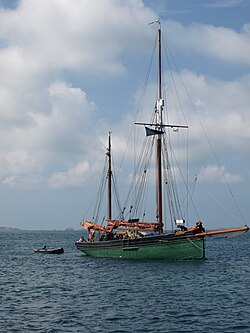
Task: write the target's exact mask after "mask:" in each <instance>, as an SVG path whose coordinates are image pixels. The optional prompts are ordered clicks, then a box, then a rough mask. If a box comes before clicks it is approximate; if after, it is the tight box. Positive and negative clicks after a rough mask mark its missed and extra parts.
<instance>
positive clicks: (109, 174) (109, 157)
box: [107, 132, 112, 220]
mask: <svg viewBox="0 0 250 333" xmlns="http://www.w3.org/2000/svg"><path fill="white" fill-rule="evenodd" d="M107 156H108V220H111V218H112V205H111V199H112V197H111V178H112V169H111V132H109V142H108V151H107Z"/></svg>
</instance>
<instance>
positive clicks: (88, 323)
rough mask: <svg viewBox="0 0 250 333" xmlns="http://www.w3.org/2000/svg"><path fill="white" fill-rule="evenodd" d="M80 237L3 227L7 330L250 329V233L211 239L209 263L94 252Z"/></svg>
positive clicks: (0, 299) (2, 301)
mask: <svg viewBox="0 0 250 333" xmlns="http://www.w3.org/2000/svg"><path fill="white" fill-rule="evenodd" d="M80 236H81V232H80V231H26V232H2V233H0V256H1V259H0V332H1V333H4V332H48V333H49V332H50V333H52V332H87V333H88V332H90V333H95V332H107V333H112V332H114V333H122V332H131V333H134V332H141V333H146V332H164V333H165V332H171V333H175V332H212V333H215V332H218V333H221V332H228V333H229V332H232V333H235V332H242V333H243V332H244V333H245V332H246V333H247V332H248V333H249V332H250V250H249V245H250V233H248V234H245V235H243V236H240V237H234V238H230V239H225V238H219V239H208V240H207V241H206V257H207V259H206V260H204V261H201V262H162V261H129V260H114V259H95V258H90V257H87V256H85V255H83V254H82V253H81V252H79V251H78V250H77V249H76V248H75V245H74V242H75V241H76V240H77V239H79V237H80ZM43 245H47V246H48V247H49V246H62V247H63V248H64V250H65V253H64V254H59V255H55V254H45V255H44V254H41V253H34V252H33V249H34V248H36V247H42V246H43Z"/></svg>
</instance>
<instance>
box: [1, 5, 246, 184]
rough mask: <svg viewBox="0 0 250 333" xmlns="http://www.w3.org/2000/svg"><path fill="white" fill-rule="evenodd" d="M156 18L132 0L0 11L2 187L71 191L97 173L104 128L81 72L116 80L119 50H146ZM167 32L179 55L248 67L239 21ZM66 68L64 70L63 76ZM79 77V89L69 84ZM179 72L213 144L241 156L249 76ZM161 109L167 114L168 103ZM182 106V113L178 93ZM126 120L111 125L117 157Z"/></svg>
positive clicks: (174, 26)
mask: <svg viewBox="0 0 250 333" xmlns="http://www.w3.org/2000/svg"><path fill="white" fill-rule="evenodd" d="M155 17H156V15H155V13H154V12H153V10H151V9H149V8H147V7H145V6H144V4H143V2H142V1H140V0H138V1H132V0H131V1H126V2H124V1H112V0H110V1H109V0H105V1H98V0H93V1H87V0H75V1H74V6H72V1H71V0H43V1H33V0H22V1H20V4H19V6H18V7H17V8H16V9H15V10H4V9H0V21H1V27H0V43H1V49H0V72H1V76H0V128H1V134H2V139H1V142H0V166H1V167H0V175H1V176H2V179H3V183H4V184H5V186H12V187H13V186H14V185H15V184H17V185H18V184H19V185H18V186H21V184H24V182H25V181H26V182H27V184H29V185H28V186H32V184H36V186H37V185H38V184H42V183H43V184H48V185H49V186H63V184H64V185H66V186H70V185H71V186H78V185H77V184H79V183H82V182H83V181H85V179H86V178H85V172H86V170H88V165H89V164H90V161H91V162H92V163H91V170H96V169H97V167H98V165H99V163H100V161H102V160H103V158H102V156H103V155H102V154H101V153H103V150H104V149H105V146H106V141H105V140H104V139H103V138H104V135H103V133H104V132H105V133H107V130H110V127H109V128H108V125H107V124H105V114H104V115H103V119H104V120H102V123H101V121H97V122H95V123H94V118H95V116H94V115H95V110H96V109H97V108H98V107H100V106H99V105H98V106H96V103H95V102H94V101H92V100H90V98H89V96H88V91H85V88H84V84H85V82H86V81H85V80H87V79H88V77H89V75H91V78H92V79H93V81H94V79H96V80H98V79H99V78H100V76H102V77H103V76H109V75H110V76H113V75H121V74H124V73H125V72H126V70H127V69H126V67H125V64H124V63H123V62H122V59H123V57H122V55H123V53H126V52H127V53H128V51H130V50H133V52H135V53H136V52H140V51H141V49H143V48H145V45H146V44H147V42H148V40H149V37H150V34H151V33H152V32H153V30H152V29H147V23H148V22H149V21H152V19H154V18H155ZM166 26H167V32H168V36H169V38H172V39H171V42H172V43H173V41H175V43H176V45H177V46H178V47H180V45H181V46H182V49H183V45H184V46H185V47H186V50H188V51H189V52H194V53H195V52H196V53H198V54H200V53H204V54H209V55H210V56H213V57H215V58H219V59H224V60H227V61H230V62H232V61H235V62H239V63H245V64H247V65H248V64H249V59H250V57H249V52H250V51H249V50H250V42H249V25H247V24H246V25H245V26H244V27H243V28H242V31H241V32H240V33H237V32H235V31H233V30H230V29H226V28H222V27H214V26H211V25H202V24H193V25H190V26H187V27H185V26H184V25H182V24H180V23H177V22H167V23H166ZM150 38H151V37H150ZM224 42H225V46H224V47H221V48H218V45H222V44H223V43H224ZM147 47H148V44H147ZM219 49H221V51H218V50H219ZM65 71H68V73H70V74H69V75H68V76H64V72H65ZM79 72H80V74H81V78H82V79H81V87H79V85H78V83H73V84H71V83H70V80H71V78H72V82H74V76H76V75H79ZM72 74H73V75H72ZM85 76H86V77H85ZM182 76H183V79H184V81H185V83H186V85H187V86H188V90H189V92H190V95H191V96H192V99H193V100H194V102H195V104H196V107H197V110H198V112H199V115H200V117H201V118H202V121H204V122H205V123H206V125H208V126H207V127H209V129H210V133H211V134H212V136H214V137H215V139H216V140H217V142H219V145H218V146H219V148H220V149H221V150H223V149H225V147H227V148H232V147H233V149H234V151H235V152H236V151H240V152H242V154H243V153H246V152H248V147H247V143H246V142H247V139H249V136H250V134H249V128H250V127H249V122H250V119H249V112H248V105H249V104H250V101H249V93H248V92H249V88H250V79H249V76H247V75H246V76H245V77H244V78H239V79H235V80H233V81H231V82H225V81H220V80H212V79H211V78H207V77H205V76H202V75H197V74H195V73H192V72H191V71H183V72H182ZM78 77H79V76H78ZM62 78H63V79H62ZM178 84H179V85H180V82H179V83H178ZM96 93H98V94H100V93H101V92H96ZM181 97H184V94H183V96H181ZM152 105H153V103H152ZM168 105H169V108H170V111H171V108H174V105H171V100H170V99H169V100H168ZM183 107H185V108H186V109H187V110H189V109H190V104H188V98H187V97H184V104H183ZM103 108H104V112H105V106H103ZM129 118H130V115H129V116H128V117H127V118H125V119H124V120H123V122H122V124H121V123H119V124H112V126H111V127H112V128H113V129H114V130H113V132H114V144H113V148H114V153H115V154H118V156H119V157H121V155H122V152H123V150H124V148H125V147H126V141H125V137H127V134H128V126H127V122H128V119H129ZM189 120H191V121H189V123H190V125H191V129H192V131H191V132H193V133H194V135H193V136H191V140H192V146H191V147H190V152H191V153H192V154H193V155H192V156H193V157H194V159H195V153H194V148H197V146H198V151H200V154H201V155H199V157H197V158H202V157H203V155H202V154H204V155H205V154H206V153H205V152H204V148H203V146H202V144H201V141H200V134H201V130H200V129H198V122H197V119H196V120H195V119H194V118H191V116H189ZM215 120H216V121H215ZM111 121H112V119H111ZM222 124H223V126H222ZM225 124H226V126H225ZM100 129H101V131H100ZM98 130H99V133H97V131H98ZM202 142H203V141H202ZM199 149H200V150H199ZM196 152H197V150H196ZM196 155H197V153H196ZM93 161H94V162H93Z"/></svg>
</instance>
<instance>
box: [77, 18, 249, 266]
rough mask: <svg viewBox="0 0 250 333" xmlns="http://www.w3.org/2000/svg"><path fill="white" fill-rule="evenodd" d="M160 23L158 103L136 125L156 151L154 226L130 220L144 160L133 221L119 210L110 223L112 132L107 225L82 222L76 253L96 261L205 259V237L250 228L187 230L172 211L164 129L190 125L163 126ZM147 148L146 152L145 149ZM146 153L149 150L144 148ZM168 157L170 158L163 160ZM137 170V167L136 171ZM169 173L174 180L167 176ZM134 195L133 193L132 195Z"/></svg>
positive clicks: (173, 198) (199, 225) (200, 226)
mask: <svg viewBox="0 0 250 333" xmlns="http://www.w3.org/2000/svg"><path fill="white" fill-rule="evenodd" d="M156 22H157V23H159V28H158V34H157V40H158V66H157V67H158V84H157V100H156V104H155V109H154V116H153V118H152V121H151V122H149V123H136V125H143V126H144V127H145V129H146V140H147V139H148V142H149V144H148V146H150V147H151V149H155V151H156V154H153V153H152V151H151V150H150V152H148V153H147V156H152V155H156V189H157V191H156V221H154V222H148V221H145V220H144V219H142V220H139V219H138V218H134V217H132V218H131V216H132V212H134V214H136V212H137V211H138V200H139V198H141V197H143V195H144V192H143V191H144V189H142V188H141V187H139V186H138V180H139V179H144V177H145V175H146V167H145V165H146V164H148V162H141V161H144V160H143V159H142V157H140V159H139V165H140V166H141V169H143V170H142V173H143V176H142V177H141V178H140V177H138V176H135V177H134V180H135V181H136V183H137V185H136V186H137V194H136V195H135V196H134V199H135V201H136V203H135V204H134V205H131V206H130V208H129V212H130V218H128V219H125V218H124V215H125V214H124V211H125V208H124V209H123V210H122V211H121V214H120V217H119V218H117V219H113V218H112V186H111V183H112V175H113V170H112V168H111V166H112V154H111V133H109V139H108V150H107V153H106V155H107V156H106V158H107V177H106V178H107V182H108V186H107V188H108V195H107V197H108V208H107V217H106V218H105V219H103V221H104V220H105V221H106V225H103V224H102V223H101V224H100V223H98V221H97V219H96V218H94V219H93V220H92V221H90V220H83V221H82V222H81V225H82V226H83V227H84V228H85V229H87V230H88V240H85V239H84V237H81V239H80V240H79V241H77V242H76V247H77V249H78V250H80V251H82V252H83V253H85V254H86V255H88V256H92V257H103V258H104V257H106V258H124V259H145V260H202V259H204V258H205V237H206V236H209V235H217V234H224V233H231V232H234V233H235V232H245V231H248V229H249V228H248V227H247V226H244V227H241V228H234V229H227V230H215V231H207V232H206V231H205V229H204V227H203V224H202V222H201V221H198V222H196V223H195V225H194V227H192V228H187V227H186V224H185V219H184V218H182V217H179V212H178V209H173V210H171V209H172V208H171V207H172V205H174V204H175V203H176V202H177V201H178V200H177V199H176V198H177V194H176V192H175V190H174V187H173V186H171V185H170V183H171V168H170V165H169V159H168V151H167V149H166V146H165V142H166V140H165V136H166V129H168V128H172V129H174V130H179V129H182V128H187V126H186V125H173V124H165V123H164V121H163V109H164V99H163V97H162V82H161V81H162V68H161V25H160V21H156ZM144 148H145V147H144ZM144 150H145V149H144ZM165 157H166V158H167V159H166V160H165ZM138 169H139V167H138ZM165 171H167V172H168V174H170V176H165ZM166 183H167V185H168V186H169V185H170V188H169V190H168V191H167V194H168V196H169V197H170V198H169V203H168V207H169V211H170V213H171V215H172V216H174V225H175V229H174V230H173V231H171V232H165V231H164V224H165V222H166V221H165V216H164V214H163V210H164V209H163V206H164V203H165V197H164V195H163V193H164V192H163V185H165V184H166ZM130 193H131V191H130Z"/></svg>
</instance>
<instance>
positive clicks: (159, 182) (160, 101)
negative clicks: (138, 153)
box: [156, 21, 164, 234]
mask: <svg viewBox="0 0 250 333" xmlns="http://www.w3.org/2000/svg"><path fill="white" fill-rule="evenodd" d="M158 23H159V29H158V98H157V102H156V115H157V119H156V121H157V129H158V130H160V131H161V130H162V108H163V105H164V101H163V99H162V91H161V90H162V88H161V26H160V21H158ZM161 145H162V143H161V134H158V137H157V143H156V156H157V157H156V159H157V218H158V224H159V232H160V234H162V233H163V221H162V162H161V150H162V148H161Z"/></svg>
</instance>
